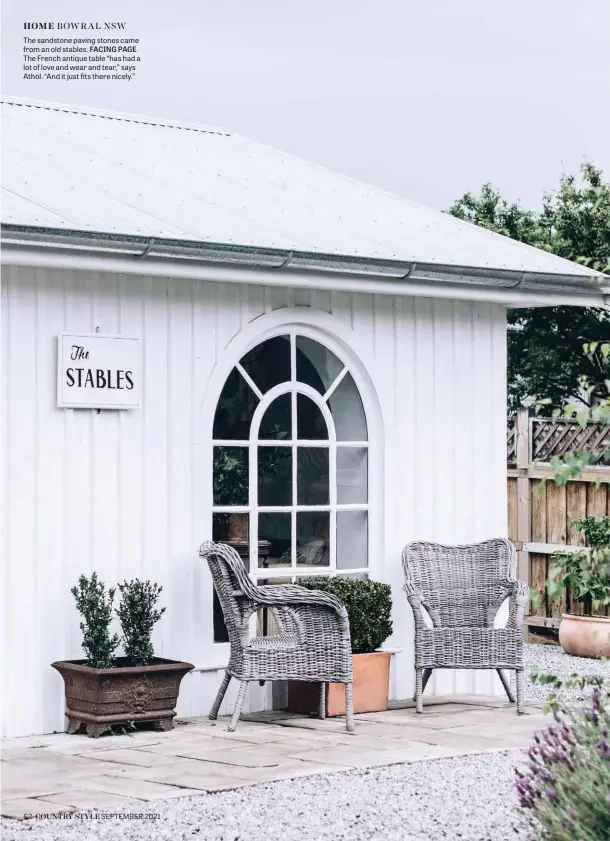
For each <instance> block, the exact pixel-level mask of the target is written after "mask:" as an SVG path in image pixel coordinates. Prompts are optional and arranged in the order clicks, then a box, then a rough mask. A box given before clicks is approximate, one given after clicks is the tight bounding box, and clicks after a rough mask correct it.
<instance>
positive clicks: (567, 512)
mask: <svg viewBox="0 0 610 841" xmlns="http://www.w3.org/2000/svg"><path fill="white" fill-rule="evenodd" d="M576 450H588V451H593V450H595V451H599V452H601V453H602V456H601V457H600V458H599V459H598V463H597V465H596V466H594V467H590V468H588V469H587V470H584V471H583V472H582V473H581V475H580V476H579V478H578V480H577V481H572V480H571V481H569V482H568V483H567V484H565V485H556V484H555V483H554V482H553V481H552V479H553V477H554V475H555V471H554V469H553V468H552V467H551V465H550V461H551V459H553V458H554V457H556V456H562V455H565V454H566V453H568V452H574V451H576ZM609 452H610V428H609V427H607V426H602V425H600V424H593V423H592V424H587V426H586V427H584V428H583V427H580V426H579V425H578V424H576V423H573V422H570V421H555V420H551V419H549V418H530V417H529V413H528V410H527V409H521V410H519V412H518V413H517V415H516V416H515V417H514V418H512V419H510V420H509V425H508V430H507V460H508V536H509V537H510V539H511V540H512V541H513V543H514V544H515V546H516V548H517V556H518V560H519V577H520V578H521V579H522V580H523V581H528V582H529V583H530V584H531V585H532V586H533V587H534V588H535V590H536V591H537V592H538V594H539V596H540V603H539V604H538V605H532V607H531V609H530V615H529V616H528V617H527V618H526V624H527V625H528V627H529V628H531V629H532V630H534V629H535V628H536V627H540V626H543V627H547V628H557V627H558V625H559V621H560V619H561V614H562V613H563V612H565V611H566V610H568V611H570V612H572V613H576V614H579V613H582V605H579V604H577V603H572V599H571V594H570V593H569V592H568V593H566V594H564V595H563V596H562V598H561V599H557V600H553V601H550V600H549V599H548V597H547V595H546V590H545V581H546V579H547V578H548V570H549V560H550V556H551V554H552V553H553V552H556V551H558V550H561V549H572V548H579V547H581V546H583V545H584V536H583V535H582V533H581V532H579V531H577V530H576V529H575V528H574V526H573V525H572V523H573V521H574V520H577V519H580V518H581V517H589V516H594V517H603V516H606V515H610V493H609V490H610V486H609V484H608V483H610V466H608V464H607V462H608V453H609ZM596 612H597V613H598V614H600V615H610V611H609V610H608V609H607V608H606V609H604V608H601V609H600V610H599V611H596Z"/></svg>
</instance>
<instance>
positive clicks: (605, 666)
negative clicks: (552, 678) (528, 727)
mask: <svg viewBox="0 0 610 841" xmlns="http://www.w3.org/2000/svg"><path fill="white" fill-rule="evenodd" d="M524 660H525V668H526V672H527V673H528V680H527V683H526V699H527V700H528V701H533V702H535V703H541V702H542V701H544V700H546V698H547V696H548V694H549V691H550V690H549V687H548V685H544V684H537V683H532V682H531V680H529V675H530V674H531V672H533V671H539V672H546V673H548V674H552V675H556V676H557V677H558V678H561V679H562V680H563V679H565V678H569V677H570V676H571V675H573V674H574V673H577V674H579V675H600V676H602V677H604V676H605V677H606V678H609V679H610V663H603V662H602V661H601V660H589V659H588V658H585V657H571V656H570V655H569V654H566V653H565V651H564V650H563V648H561V647H560V646H559V645H527V644H526V646H525V651H524ZM560 691H561V693H562V694H563V695H564V696H565V697H566V698H568V699H569V700H571V701H581V700H584V699H585V698H587V697H589V696H590V694H591V690H590V689H589V690H587V688H586V687H585V689H584V693H583V690H581V689H580V688H579V687H577V686H574V687H570V688H562V689H561V690H560Z"/></svg>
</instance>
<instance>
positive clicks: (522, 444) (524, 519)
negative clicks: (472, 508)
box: [515, 408, 532, 614]
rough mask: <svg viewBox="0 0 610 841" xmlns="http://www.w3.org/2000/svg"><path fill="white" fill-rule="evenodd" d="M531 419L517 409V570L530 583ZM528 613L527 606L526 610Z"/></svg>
mask: <svg viewBox="0 0 610 841" xmlns="http://www.w3.org/2000/svg"><path fill="white" fill-rule="evenodd" d="M531 429H532V426H531V420H530V416H529V409H526V408H521V409H518V410H517V417H516V418H515V453H516V460H517V470H518V471H519V475H518V477H517V572H518V578H519V580H520V581H526V582H527V583H528V584H530V583H531V581H530V579H531V575H530V560H529V552H528V551H527V549H526V548H525V545H526V544H527V543H529V542H530V540H531V533H532V519H531V482H530V478H529V476H528V475H527V469H528V467H529V466H530V464H531V460H532V440H531ZM527 613H528V614H529V607H528V610H527Z"/></svg>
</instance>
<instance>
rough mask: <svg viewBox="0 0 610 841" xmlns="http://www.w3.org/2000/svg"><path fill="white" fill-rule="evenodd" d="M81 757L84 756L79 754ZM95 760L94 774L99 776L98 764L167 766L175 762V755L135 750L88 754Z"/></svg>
mask: <svg viewBox="0 0 610 841" xmlns="http://www.w3.org/2000/svg"><path fill="white" fill-rule="evenodd" d="M80 755H81V756H83V755H84V754H80ZM88 756H89V757H90V758H92V759H95V760H96V763H95V772H96V773H97V774H99V771H100V768H99V766H100V763H106V762H107V763H119V764H120V765H148V766H155V765H167V764H168V763H171V762H173V761H174V760H175V758H176V754H173V753H160V752H158V751H157V752H153V751H147V750H144V749H142V750H138V749H136V748H119V750H108V751H104V752H103V753H98V754H97V755H96V754H93V753H92V754H88Z"/></svg>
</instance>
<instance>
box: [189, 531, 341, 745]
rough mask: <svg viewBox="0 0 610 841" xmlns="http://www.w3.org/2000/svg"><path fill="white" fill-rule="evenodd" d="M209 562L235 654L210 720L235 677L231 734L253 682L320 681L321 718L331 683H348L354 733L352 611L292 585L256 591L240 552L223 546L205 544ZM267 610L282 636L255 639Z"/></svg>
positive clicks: (202, 553) (203, 552)
mask: <svg viewBox="0 0 610 841" xmlns="http://www.w3.org/2000/svg"><path fill="white" fill-rule="evenodd" d="M199 555H200V557H202V558H205V559H206V560H207V562H208V564H209V567H210V571H211V573H212V580H213V582H214V587H215V588H216V593H217V594H218V600H219V602H220V606H221V608H222V612H223V614H224V619H225V624H226V626H227V631H228V633H229V643H230V646H231V654H230V657H229V665H228V666H227V669H226V672H225V675H224V678H223V680H222V684H221V686H220V689H219V690H218V694H217V696H216V700H215V701H214V704H213V705H212V709H211V710H210V719H212V720H213V721H214V720H215V719H216V718H217V717H218V710H219V709H220V705H221V703H222V699H223V698H224V696H225V693H226V691H227V687H228V686H229V683H230V681H231V678H232V677H234V678H235V679H236V680H238V681H239V682H240V684H241V685H240V687H239V693H238V695H237V701H236V704H235V709H234V712H233V717H232V719H231V723H230V724H229V728H228V729H229V731H233V730H235V728H236V727H237V722H238V720H239V716H240V713H241V709H242V706H243V703H244V700H245V697H246V692H247V690H248V683H249V681H251V680H258V681H259V682H260V684H261V685H263V684H264V682H265V681H266V680H304V681H315V682H320V683H321V687H320V718H324V717H325V714H326V701H325V696H326V692H325V688H326V683H344V684H345V707H346V724H347V729H348V731H352V730H353V729H354V712H353V699H352V649H351V641H350V632H349V621H348V618H347V611H346V609H345V607H344V606H343V605H342V604H341V602H340V601H339V600H338V599H336V598H335V597H334V596H331V595H328V594H326V593H320V592H318V591H316V590H306V589H305V588H304V587H298V586H295V585H293V584H279V585H278V584H274V585H272V586H256V585H255V584H254V583H253V582H252V580H251V579H250V577H249V575H248V574H247V572H246V570H245V568H244V565H243V562H242V560H241V558H240V557H239V555H238V554H237V552H236V551H235V549H233V547H231V546H227V545H225V544H222V543H212V542H208V543H203V544H202V546H201V548H200V550H199ZM260 607H267V608H268V609H269V611H270V613H271V614H272V616H273V618H274V619H275V623H276V625H277V628H278V631H279V633H277V634H275V635H272V636H267V637H250V630H249V620H250V617H251V616H252V614H253V613H254V612H255V611H256V610H257V609H258V608H260Z"/></svg>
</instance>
